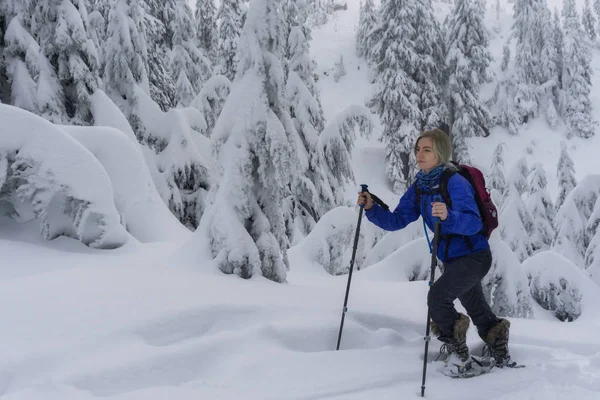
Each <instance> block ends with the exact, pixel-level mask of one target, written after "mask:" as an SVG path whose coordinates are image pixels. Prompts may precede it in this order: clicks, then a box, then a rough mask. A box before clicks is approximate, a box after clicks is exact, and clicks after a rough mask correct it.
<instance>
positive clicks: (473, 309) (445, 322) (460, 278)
mask: <svg viewBox="0 0 600 400" xmlns="http://www.w3.org/2000/svg"><path fill="white" fill-rule="evenodd" d="M491 266H492V253H491V252H490V250H489V249H488V250H484V251H480V252H477V253H473V254H469V255H467V256H464V257H460V258H458V259H456V260H454V261H452V262H450V263H448V264H444V273H443V274H442V276H440V278H439V279H438V280H437V281H436V282H435V283H434V284H433V285H432V286H431V289H430V290H429V295H428V296H427V305H428V306H429V308H430V309H431V319H432V320H433V322H435V323H436V324H437V325H438V327H439V328H440V331H441V335H440V337H439V339H440V340H441V341H444V342H445V341H448V339H451V338H453V337H454V322H455V321H456V320H457V319H458V312H457V311H456V309H455V308H454V300H455V299H459V300H460V302H461V303H462V305H463V307H464V308H465V310H466V311H467V314H469V316H470V317H471V319H472V320H473V323H474V324H475V326H476V327H477V330H478V332H479V334H480V335H485V334H486V333H487V332H488V331H489V330H490V329H491V328H492V327H493V326H494V325H495V324H496V322H497V318H496V315H495V314H494V313H493V311H492V309H491V308H490V305H489V304H488V303H487V301H485V297H484V295H483V290H482V289H481V280H482V279H483V277H484V276H485V275H486V274H487V273H488V271H489V270H490V268H491Z"/></svg>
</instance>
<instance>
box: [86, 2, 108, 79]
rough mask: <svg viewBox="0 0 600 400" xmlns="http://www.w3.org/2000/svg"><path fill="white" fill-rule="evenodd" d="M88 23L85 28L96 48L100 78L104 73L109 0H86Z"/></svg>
mask: <svg viewBox="0 0 600 400" xmlns="http://www.w3.org/2000/svg"><path fill="white" fill-rule="evenodd" d="M87 1H88V3H89V8H88V23H89V27H88V29H87V31H88V35H89V37H90V40H91V41H92V43H93V44H94V48H95V49H96V55H97V57H98V74H99V76H100V79H101V80H102V76H103V73H104V53H105V52H106V49H105V47H106V27H107V25H108V22H107V21H108V12H109V0H87Z"/></svg>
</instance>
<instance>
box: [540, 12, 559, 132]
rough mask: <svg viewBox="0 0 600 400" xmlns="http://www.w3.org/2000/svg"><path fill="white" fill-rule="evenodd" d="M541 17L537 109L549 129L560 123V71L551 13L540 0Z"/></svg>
mask: <svg viewBox="0 0 600 400" xmlns="http://www.w3.org/2000/svg"><path fill="white" fill-rule="evenodd" d="M541 1H542V4H541V8H540V11H539V12H540V13H541V15H540V16H539V17H538V18H539V21H540V26H539V29H538V43H541V52H540V71H539V73H538V79H539V84H540V86H539V87H538V94H539V101H540V103H539V107H540V109H541V110H542V112H543V113H544V115H545V116H546V121H547V122H548V125H550V127H551V128H556V127H557V126H558V125H559V123H560V116H559V114H558V111H557V109H558V105H559V104H560V71H559V64H558V62H559V59H558V57H559V56H558V46H557V43H556V37H555V35H554V26H553V22H552V13H551V12H550V9H548V7H547V5H546V1H545V0H541Z"/></svg>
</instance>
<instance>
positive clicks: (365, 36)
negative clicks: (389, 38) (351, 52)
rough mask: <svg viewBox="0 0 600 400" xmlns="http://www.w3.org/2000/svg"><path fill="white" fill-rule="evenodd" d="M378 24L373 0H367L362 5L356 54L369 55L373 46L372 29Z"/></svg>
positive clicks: (360, 55)
mask: <svg viewBox="0 0 600 400" xmlns="http://www.w3.org/2000/svg"><path fill="white" fill-rule="evenodd" d="M376 25H377V10H376V9H375V3H374V2H373V0H365V2H364V3H362V4H361V7H360V16H359V19H358V30H357V32H356V54H358V56H359V57H367V56H368V54H369V50H370V49H371V46H372V39H373V35H372V33H371V31H372V29H373V28H374V27H375V26H376Z"/></svg>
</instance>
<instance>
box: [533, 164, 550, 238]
mask: <svg viewBox="0 0 600 400" xmlns="http://www.w3.org/2000/svg"><path fill="white" fill-rule="evenodd" d="M547 185H548V181H547V179H546V171H545V170H544V167H543V165H542V164H541V163H535V164H534V166H533V169H532V170H531V173H530V175H529V188H530V192H529V193H530V194H529V197H528V198H527V208H528V210H529V212H530V213H531V216H532V217H533V221H534V226H535V229H536V230H537V234H538V238H539V243H540V245H541V246H542V247H541V248H542V249H548V248H549V247H550V245H551V244H552V241H553V240H554V216H555V214H556V211H555V209H554V205H553V204H552V200H551V199H550V195H549V194H548V191H547V190H546V186H547Z"/></svg>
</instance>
